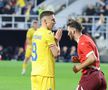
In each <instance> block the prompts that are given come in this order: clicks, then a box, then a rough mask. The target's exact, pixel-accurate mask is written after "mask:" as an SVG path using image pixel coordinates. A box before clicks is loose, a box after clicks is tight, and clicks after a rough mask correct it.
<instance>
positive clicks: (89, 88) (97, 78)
mask: <svg viewBox="0 0 108 90" xmlns="http://www.w3.org/2000/svg"><path fill="white" fill-rule="evenodd" d="M106 89H107V84H106V80H105V77H104V75H103V73H102V72H101V71H100V70H95V69H92V68H91V69H88V70H87V73H86V74H84V75H82V77H81V80H80V82H79V85H78V87H77V90H106Z"/></svg>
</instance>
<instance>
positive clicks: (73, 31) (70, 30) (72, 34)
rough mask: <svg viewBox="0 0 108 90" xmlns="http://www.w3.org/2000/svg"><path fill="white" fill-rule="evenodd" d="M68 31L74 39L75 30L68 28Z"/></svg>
mask: <svg viewBox="0 0 108 90" xmlns="http://www.w3.org/2000/svg"><path fill="white" fill-rule="evenodd" d="M67 31H68V36H69V37H70V39H74V34H75V28H72V27H69V26H68V27H67Z"/></svg>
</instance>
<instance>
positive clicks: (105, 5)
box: [68, 0, 108, 39]
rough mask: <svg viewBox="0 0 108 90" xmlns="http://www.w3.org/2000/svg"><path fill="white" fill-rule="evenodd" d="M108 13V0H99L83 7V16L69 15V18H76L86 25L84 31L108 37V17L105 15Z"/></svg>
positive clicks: (100, 36)
mask: <svg viewBox="0 0 108 90" xmlns="http://www.w3.org/2000/svg"><path fill="white" fill-rule="evenodd" d="M107 15H108V0H97V3H96V4H95V5H93V4H89V5H88V6H86V7H85V8H84V9H83V12H82V16H81V15H80V16H77V15H74V16H73V15H69V16H68V20H70V19H71V18H75V19H77V21H78V22H79V23H82V25H83V27H84V30H83V32H84V33H89V34H90V35H91V36H92V37H95V38H102V39H106V35H105V33H106V27H107V25H106V24H107V23H108V19H107V18H106V17H105V16H107ZM92 16H95V17H92ZM95 32H96V33H95Z"/></svg>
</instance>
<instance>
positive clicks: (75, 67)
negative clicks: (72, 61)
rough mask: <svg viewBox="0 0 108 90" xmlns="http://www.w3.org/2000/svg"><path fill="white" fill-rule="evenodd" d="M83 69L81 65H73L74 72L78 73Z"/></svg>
mask: <svg viewBox="0 0 108 90" xmlns="http://www.w3.org/2000/svg"><path fill="white" fill-rule="evenodd" d="M80 70H81V69H80V66H79V65H75V66H74V67H73V71H74V73H77V72H79V71H80Z"/></svg>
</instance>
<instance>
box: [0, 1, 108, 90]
mask: <svg viewBox="0 0 108 90" xmlns="http://www.w3.org/2000/svg"><path fill="white" fill-rule="evenodd" d="M44 10H51V11H54V12H55V16H56V25H55V27H54V28H53V31H54V32H56V30H57V29H58V28H62V29H63V37H62V40H61V41H60V46H61V55H60V56H59V57H58V59H57V65H56V72H57V73H56V74H57V75H56V77H57V80H56V82H57V83H56V86H57V90H75V87H76V86H77V83H78V80H79V79H80V77H79V76H80V73H79V74H78V75H75V74H74V73H73V72H71V68H72V65H73V64H71V63H67V62H70V59H71V56H73V55H77V52H76V49H77V43H76V42H75V41H70V40H69V37H68V36H67V31H66V22H67V21H68V20H69V19H70V18H73V19H77V20H78V22H80V23H82V25H83V27H84V30H83V33H85V34H89V35H90V36H91V37H92V38H93V39H94V41H95V42H96V44H97V47H98V49H99V52H100V58H101V66H102V70H103V71H104V73H105V74H106V76H107V81H108V75H107V70H106V68H108V0H0V81H1V82H0V90H30V78H29V77H30V65H29V67H28V68H29V70H28V73H27V75H26V76H25V77H22V76H21V75H20V73H21V68H22V66H21V65H22V60H23V59H24V54H25V39H26V32H27V30H28V28H30V26H31V24H32V20H34V19H37V20H38V21H39V18H38V17H39V15H40V13H41V12H42V11H44ZM38 24H40V23H38ZM11 61H12V62H11ZM14 61H15V62H14ZM16 61H18V62H16ZM67 70H69V71H67ZM63 71H64V72H63ZM73 76H75V77H73ZM75 79H76V80H75ZM15 80H16V81H15ZM2 81H3V82H2ZM6 84H7V86H5V85H6ZM7 87H8V88H10V89H8V88H7ZM17 87H19V88H17ZM15 88H16V89H15Z"/></svg>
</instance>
